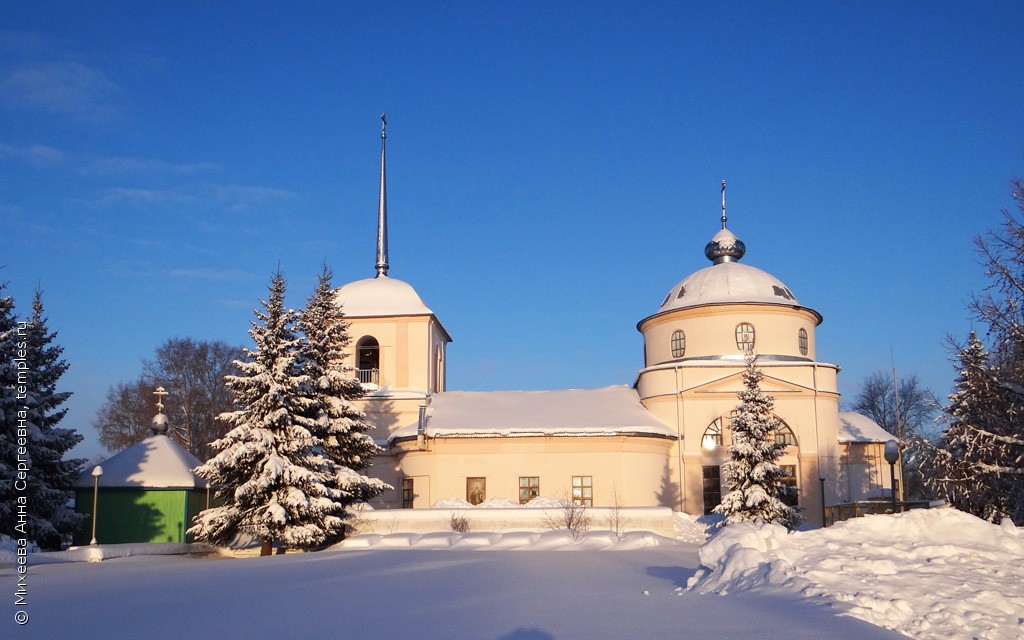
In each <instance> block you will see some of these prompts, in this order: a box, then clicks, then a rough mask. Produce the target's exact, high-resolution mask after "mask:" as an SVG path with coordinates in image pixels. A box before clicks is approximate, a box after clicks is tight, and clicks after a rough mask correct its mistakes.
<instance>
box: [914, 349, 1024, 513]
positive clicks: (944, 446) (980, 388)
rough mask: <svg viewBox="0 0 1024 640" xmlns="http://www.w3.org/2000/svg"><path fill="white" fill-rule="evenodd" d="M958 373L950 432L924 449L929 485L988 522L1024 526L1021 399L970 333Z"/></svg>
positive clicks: (1023, 398)
mask: <svg viewBox="0 0 1024 640" xmlns="http://www.w3.org/2000/svg"><path fill="white" fill-rule="evenodd" d="M957 360H958V362H959V374H958V376H957V380H956V386H955V390H954V392H953V393H952V394H951V395H950V396H949V405H948V406H947V407H946V408H945V411H946V413H947V414H948V415H949V418H950V425H949V428H948V429H946V431H945V432H944V433H943V434H942V436H941V437H940V438H939V442H938V444H937V445H936V446H927V445H926V447H925V453H926V455H925V460H924V464H923V471H924V477H925V483H926V484H927V486H928V487H929V488H930V489H932V490H933V491H935V492H936V493H938V494H939V495H943V496H945V497H946V498H947V499H948V500H949V502H950V504H952V505H953V506H955V507H957V508H958V509H961V510H963V511H966V512H968V513H972V514H974V515H976V516H978V517H980V518H984V519H985V520H988V521H990V522H996V523H998V522H1000V521H1002V520H1003V519H1012V520H1013V521H1014V522H1016V523H1024V423H1022V422H1021V419H1020V415H1021V412H1022V411H1024V395H1022V394H1021V393H1020V392H1018V391H1017V390H1015V389H1014V388H1013V387H1012V386H1011V385H1007V384H1005V380H1007V379H1010V378H1012V372H1007V371H1006V370H1005V367H1003V366H1000V365H999V364H993V362H992V361H993V358H992V356H991V355H990V354H989V353H988V351H987V350H986V349H985V346H984V345H983V344H982V342H981V340H979V339H978V337H977V335H975V333H974V332H971V334H970V337H969V339H968V343H967V344H966V345H964V346H963V347H962V348H961V349H960V350H959V353H958V354H957Z"/></svg>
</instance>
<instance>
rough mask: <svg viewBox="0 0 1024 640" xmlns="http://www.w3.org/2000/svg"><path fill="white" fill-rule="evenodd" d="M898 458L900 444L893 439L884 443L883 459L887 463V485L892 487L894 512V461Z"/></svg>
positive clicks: (894, 507) (893, 507)
mask: <svg viewBox="0 0 1024 640" xmlns="http://www.w3.org/2000/svg"><path fill="white" fill-rule="evenodd" d="M899 459H900V445H899V443H898V442H896V441H895V440H890V441H888V442H886V443H885V461H886V462H888V463H889V487H890V488H891V489H892V512H893V513H896V462H897V461H898V460H899Z"/></svg>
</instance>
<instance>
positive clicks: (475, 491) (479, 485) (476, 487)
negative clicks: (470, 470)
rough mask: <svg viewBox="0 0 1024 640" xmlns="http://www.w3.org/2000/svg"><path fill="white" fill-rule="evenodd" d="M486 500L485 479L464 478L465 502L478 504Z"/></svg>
mask: <svg viewBox="0 0 1024 640" xmlns="http://www.w3.org/2000/svg"><path fill="white" fill-rule="evenodd" d="M486 499H487V478H466V500H467V501H468V502H469V503H470V504H480V503H481V502H483V501H484V500H486Z"/></svg>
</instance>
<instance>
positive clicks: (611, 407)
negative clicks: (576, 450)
mask: <svg viewBox="0 0 1024 640" xmlns="http://www.w3.org/2000/svg"><path fill="white" fill-rule="evenodd" d="M426 430H427V435H428V436H430V437H445V436H461V437H469V436H527V435H577V436H595V435H615V434H623V433H625V434H641V433H642V434H652V435H659V436H673V435H674V434H675V432H674V431H672V429H670V428H669V427H668V426H667V425H666V424H665V423H663V422H661V421H660V420H658V419H657V418H655V417H654V415H652V414H651V413H650V412H649V411H647V409H645V408H644V406H643V405H642V404H640V398H639V396H638V395H637V393H636V391H635V390H634V389H632V388H630V387H627V386H624V385H620V386H611V387H603V388H600V389H568V390H559V391H448V392H445V393H438V394H435V395H433V396H431V398H430V400H429V406H428V409H427V424H426ZM413 435H416V425H415V424H413V425H410V426H408V427H404V428H402V429H399V430H398V431H396V432H395V433H394V435H393V436H392V438H400V437H408V436H413Z"/></svg>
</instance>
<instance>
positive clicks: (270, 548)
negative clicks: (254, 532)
mask: <svg viewBox="0 0 1024 640" xmlns="http://www.w3.org/2000/svg"><path fill="white" fill-rule="evenodd" d="M273 554H274V543H273V541H272V540H264V541H263V544H261V545H260V555H261V556H269V555H273Z"/></svg>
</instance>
